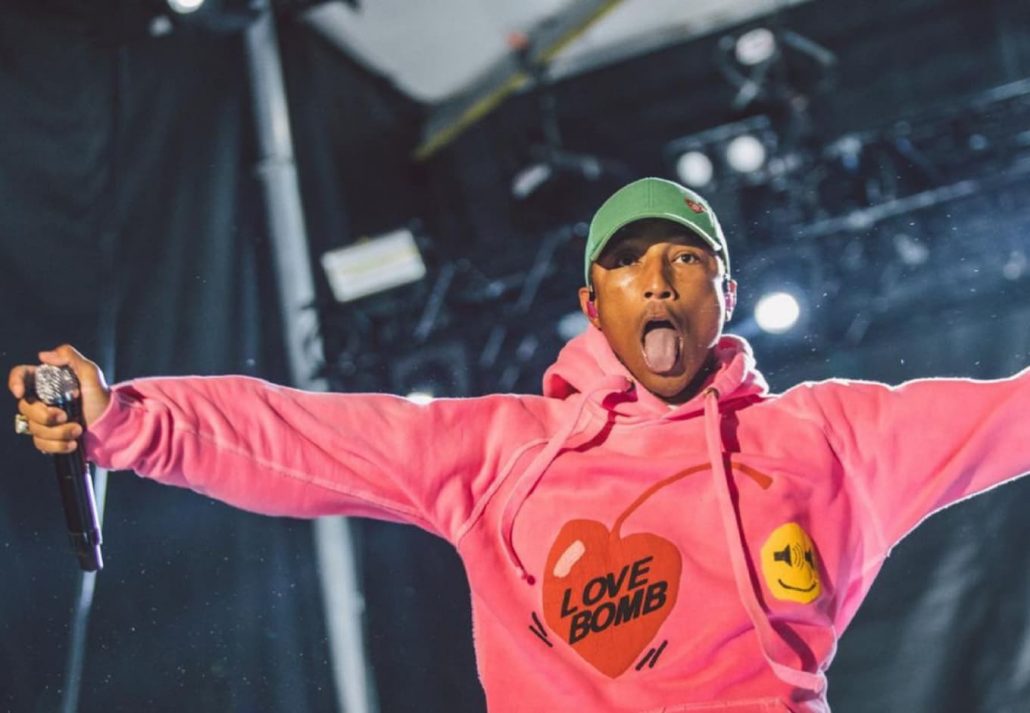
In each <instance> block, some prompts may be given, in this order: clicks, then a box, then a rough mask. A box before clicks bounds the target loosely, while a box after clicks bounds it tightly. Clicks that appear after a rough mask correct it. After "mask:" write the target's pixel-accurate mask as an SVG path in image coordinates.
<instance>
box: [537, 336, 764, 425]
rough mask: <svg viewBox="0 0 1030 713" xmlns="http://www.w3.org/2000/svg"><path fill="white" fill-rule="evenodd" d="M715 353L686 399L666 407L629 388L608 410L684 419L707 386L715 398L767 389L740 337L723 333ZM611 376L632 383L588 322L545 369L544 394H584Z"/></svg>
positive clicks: (757, 393)
mask: <svg viewBox="0 0 1030 713" xmlns="http://www.w3.org/2000/svg"><path fill="white" fill-rule="evenodd" d="M715 357H716V361H717V363H718V367H717V368H716V370H715V373H714V374H713V375H712V377H711V378H710V379H709V380H708V381H707V382H706V383H705V384H703V385H702V387H701V388H700V389H698V393H697V395H696V396H694V398H692V399H691V400H690V401H688V402H686V403H684V404H680V405H679V406H677V407H676V408H674V409H670V408H669V405H668V404H666V403H665V402H664V401H662V400H661V399H660V398H659V397H657V396H655V395H654V394H652V393H651V392H649V391H647V390H646V389H633V392H634V394H635V398H632V399H627V400H622V401H619V402H618V403H617V404H614V405H612V406H611V409H612V410H613V411H614V412H615V413H617V414H620V415H630V416H637V417H648V416H650V417H684V416H689V415H692V414H695V413H698V412H700V411H702V410H703V408H704V407H703V401H702V397H703V393H704V391H705V390H706V389H715V390H716V391H717V392H718V394H719V401H720V402H725V401H728V400H730V399H738V398H743V397H747V396H762V395H765V394H767V393H768V392H769V386H768V384H767V383H766V381H765V378H764V377H763V376H762V374H761V373H759V372H758V370H757V369H756V368H755V358H754V354H753V353H752V351H751V345H750V344H748V343H747V341H746V340H745V339H744V338H742V337H737V336H734V335H732V334H724V335H723V336H722V337H720V338H719V342H718V343H717V344H716V345H715ZM612 377H622V378H623V379H626V380H627V382H628V383H635V379H634V378H633V376H632V375H631V374H630V373H629V371H628V370H627V369H626V367H625V366H623V364H622V362H620V361H619V359H618V357H616V356H615V353H614V352H613V351H612V349H611V347H610V346H608V340H607V339H606V338H605V336H604V334H603V333H602V332H601V330H599V329H597V328H596V327H593V326H591V327H588V328H587V331H586V332H584V333H583V334H580V335H579V336H577V337H575V338H574V339H572V340H571V341H569V342H568V343H567V344H566V345H565V347H564V348H563V349H562V350H561V352H560V353H559V354H558V359H557V361H555V363H554V364H553V365H552V366H551V367H550V368H549V369H548V370H547V371H546V372H545V373H544V383H543V392H544V396H549V397H551V398H557V399H567V398H569V397H570V396H573V395H575V394H586V393H589V392H590V391H593V390H595V389H596V387H597V384H599V383H600V382H602V381H603V380H610V379H611V378H612Z"/></svg>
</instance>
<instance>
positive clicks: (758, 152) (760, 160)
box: [726, 134, 765, 173]
mask: <svg viewBox="0 0 1030 713" xmlns="http://www.w3.org/2000/svg"><path fill="white" fill-rule="evenodd" d="M726 163H728V164H729V165H730V168H732V169H733V170H734V171H737V172H739V173H753V172H755V171H757V170H758V169H760V168H761V167H762V166H763V165H764V164H765V146H763V145H762V142H761V141H759V140H758V139H757V138H755V137H754V136H752V135H751V134H742V135H740V136H737V137H735V138H734V139H733V140H732V141H730V142H729V144H727V145H726Z"/></svg>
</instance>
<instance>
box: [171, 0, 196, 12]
mask: <svg viewBox="0 0 1030 713" xmlns="http://www.w3.org/2000/svg"><path fill="white" fill-rule="evenodd" d="M203 4H204V0H168V7H169V8H171V10H172V11H173V12H177V13H179V14H180V15H188V14H190V13H191V12H196V11H197V10H199V9H200V6H201V5H203Z"/></svg>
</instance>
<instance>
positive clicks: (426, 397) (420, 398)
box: [404, 390, 433, 406]
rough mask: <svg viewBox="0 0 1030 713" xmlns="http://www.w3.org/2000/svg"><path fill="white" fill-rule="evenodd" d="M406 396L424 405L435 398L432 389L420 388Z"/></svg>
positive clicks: (413, 401)
mask: <svg viewBox="0 0 1030 713" xmlns="http://www.w3.org/2000/svg"><path fill="white" fill-rule="evenodd" d="M404 398H406V399H407V400H408V401H411V402H412V403H415V404H418V405H420V406H424V405H425V404H427V403H429V402H430V401H432V400H433V394H432V392H431V391H426V390H419V391H412V392H411V393H410V394H408V395H407V396H405V397H404Z"/></svg>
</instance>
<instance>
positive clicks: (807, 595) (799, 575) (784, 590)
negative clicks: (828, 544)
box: [762, 522, 823, 604]
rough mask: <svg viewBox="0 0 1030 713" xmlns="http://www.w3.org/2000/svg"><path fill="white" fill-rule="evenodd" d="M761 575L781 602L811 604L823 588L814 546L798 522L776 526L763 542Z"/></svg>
mask: <svg viewBox="0 0 1030 713" xmlns="http://www.w3.org/2000/svg"><path fill="white" fill-rule="evenodd" d="M762 574H763V575H764V576H765V584H766V586H767V587H768V588H769V591H770V592H772V595H773V596H774V597H776V598H777V599H779V600H780V601H785V602H798V603H800V604H808V603H809V602H811V601H813V600H815V598H816V597H818V596H819V595H820V594H821V593H822V590H823V588H822V584H821V583H820V582H819V566H818V564H817V563H816V559H815V546H814V545H813V544H812V539H811V538H810V537H809V536H808V533H807V532H805V531H804V529H803V528H802V527H801V525H799V524H797V523H796V522H788V523H784V524H783V525H780V526H779V527H777V528H776V529H775V530H773V532H772V534H771V535H769V537H768V539H766V541H765V544H764V545H762Z"/></svg>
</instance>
